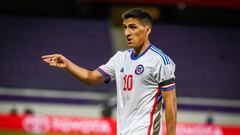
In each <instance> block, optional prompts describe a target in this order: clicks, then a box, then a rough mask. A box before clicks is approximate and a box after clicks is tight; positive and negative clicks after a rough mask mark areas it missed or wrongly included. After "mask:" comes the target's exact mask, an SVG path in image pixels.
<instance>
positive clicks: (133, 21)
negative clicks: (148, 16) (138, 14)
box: [123, 18, 143, 25]
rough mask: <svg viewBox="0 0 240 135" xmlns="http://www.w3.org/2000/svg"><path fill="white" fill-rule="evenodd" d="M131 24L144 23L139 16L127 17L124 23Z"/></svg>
mask: <svg viewBox="0 0 240 135" xmlns="http://www.w3.org/2000/svg"><path fill="white" fill-rule="evenodd" d="M130 24H135V25H143V24H142V22H141V21H139V19H137V18H127V19H124V20H123V25H130Z"/></svg>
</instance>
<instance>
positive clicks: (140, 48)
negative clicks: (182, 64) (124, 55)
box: [134, 40, 150, 56]
mask: <svg viewBox="0 0 240 135" xmlns="http://www.w3.org/2000/svg"><path fill="white" fill-rule="evenodd" d="M149 44H150V43H149V41H148V40H147V41H146V42H144V43H143V45H141V46H140V47H136V48H134V51H135V56H138V55H139V54H141V53H143V52H144V51H145V50H146V49H147V48H148V46H149Z"/></svg>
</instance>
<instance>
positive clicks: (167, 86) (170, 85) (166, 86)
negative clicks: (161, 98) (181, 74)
mask: <svg viewBox="0 0 240 135" xmlns="http://www.w3.org/2000/svg"><path fill="white" fill-rule="evenodd" d="M174 85H176V84H175V83H172V84H169V85H165V86H162V87H161V88H169V87H172V86H174Z"/></svg>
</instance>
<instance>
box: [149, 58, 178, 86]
mask: <svg viewBox="0 0 240 135" xmlns="http://www.w3.org/2000/svg"><path fill="white" fill-rule="evenodd" d="M168 59H169V61H170V62H169V63H164V62H162V61H160V60H159V61H158V62H156V64H155V66H154V70H153V76H154V79H155V80H156V81H157V83H158V84H159V86H160V90H161V91H168V90H172V89H174V88H176V84H175V74H174V72H175V63H174V62H173V61H172V60H171V59H170V58H169V57H168Z"/></svg>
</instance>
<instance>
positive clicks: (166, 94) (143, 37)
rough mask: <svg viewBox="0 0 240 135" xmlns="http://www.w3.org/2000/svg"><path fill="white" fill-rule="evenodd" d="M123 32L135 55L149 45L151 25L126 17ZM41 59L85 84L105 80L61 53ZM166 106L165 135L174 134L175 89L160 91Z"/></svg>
mask: <svg viewBox="0 0 240 135" xmlns="http://www.w3.org/2000/svg"><path fill="white" fill-rule="evenodd" d="M123 28H124V34H125V37H126V40H127V44H128V47H129V48H133V49H134V51H135V56H138V55H139V54H141V53H142V52H144V51H145V50H146V49H147V48H148V46H149V34H150V32H151V26H150V25H148V24H146V23H143V22H141V21H139V20H138V19H136V18H128V19H124V21H123ZM42 60H43V61H44V62H46V63H47V64H49V65H50V66H52V67H56V68H62V69H65V70H66V71H67V72H69V73H70V74H72V75H73V76H74V77H76V78H77V79H79V80H80V81H81V82H83V83H85V84H87V85H97V84H100V83H103V82H104V81H105V77H104V76H103V75H102V74H101V73H99V72H98V71H97V70H93V71H90V70H88V69H85V68H82V67H80V66H78V65H76V64H74V63H73V62H71V61H70V60H68V59H67V58H66V57H64V56H63V55H61V54H51V55H44V56H42ZM162 95H163V100H164V103H165V106H166V112H165V115H166V124H167V135H175V134H176V119H177V113H176V112H177V104H176V90H175V89H173V90H170V91H162Z"/></svg>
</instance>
